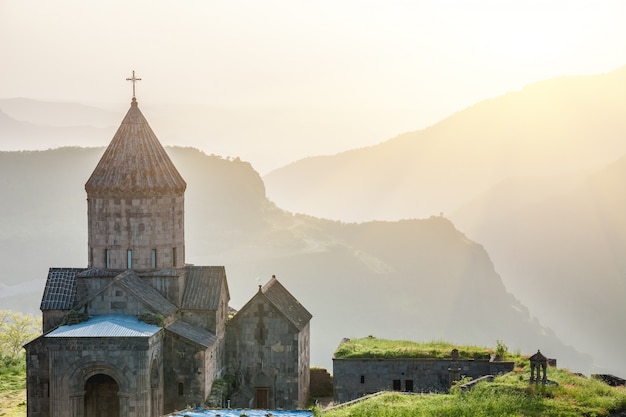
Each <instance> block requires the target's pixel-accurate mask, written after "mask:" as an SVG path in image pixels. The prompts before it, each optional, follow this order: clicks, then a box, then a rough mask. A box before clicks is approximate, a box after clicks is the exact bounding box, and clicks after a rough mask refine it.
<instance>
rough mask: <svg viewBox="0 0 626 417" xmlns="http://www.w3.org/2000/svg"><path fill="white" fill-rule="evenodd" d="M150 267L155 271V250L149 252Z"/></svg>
mask: <svg viewBox="0 0 626 417" xmlns="http://www.w3.org/2000/svg"><path fill="white" fill-rule="evenodd" d="M150 265H151V266H152V268H153V269H156V249H152V252H150Z"/></svg>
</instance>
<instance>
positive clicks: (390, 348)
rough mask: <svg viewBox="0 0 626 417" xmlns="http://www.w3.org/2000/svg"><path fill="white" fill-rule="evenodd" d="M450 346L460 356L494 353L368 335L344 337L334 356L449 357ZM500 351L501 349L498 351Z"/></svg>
mask: <svg viewBox="0 0 626 417" xmlns="http://www.w3.org/2000/svg"><path fill="white" fill-rule="evenodd" d="M498 346H499V347H500V348H501V349H502V347H503V348H504V349H503V352H502V353H506V347H505V346H504V345H502V344H501V342H498ZM452 349H457V350H458V351H459V358H463V359H489V358H490V357H491V355H492V354H494V353H496V350H494V349H488V348H485V347H480V346H467V345H455V344H452V343H448V342H444V341H432V342H413V341H409V340H387V339H378V338H376V337H373V336H368V337H364V338H360V339H344V340H343V341H342V342H341V344H340V345H339V347H337V350H336V351H335V358H343V359H348V358H372V359H395V358H433V359H441V358H449V357H450V353H451V352H452ZM498 353H500V352H498Z"/></svg>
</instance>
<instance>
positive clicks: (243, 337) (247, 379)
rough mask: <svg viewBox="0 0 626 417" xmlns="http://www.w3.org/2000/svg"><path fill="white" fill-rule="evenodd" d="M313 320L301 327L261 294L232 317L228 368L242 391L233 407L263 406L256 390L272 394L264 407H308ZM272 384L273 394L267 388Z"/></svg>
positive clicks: (228, 335) (227, 340) (227, 341)
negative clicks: (289, 319) (294, 324)
mask: <svg viewBox="0 0 626 417" xmlns="http://www.w3.org/2000/svg"><path fill="white" fill-rule="evenodd" d="M308 345H309V325H308V324H307V325H306V326H305V328H304V329H303V330H302V331H300V332H298V330H297V329H296V328H295V326H293V324H291V323H290V322H289V321H288V320H287V319H286V318H285V317H284V316H283V315H282V313H280V312H279V311H278V310H277V309H276V308H275V307H273V306H272V304H271V303H269V302H268V300H267V299H266V298H265V297H264V296H263V295H262V294H261V293H258V294H257V295H256V296H255V297H254V298H253V299H252V300H250V302H249V303H248V304H246V306H245V307H244V309H242V310H241V311H239V312H238V313H237V315H236V316H235V317H234V318H233V319H231V320H230V322H229V323H228V327H227V330H226V358H227V367H228V368H227V373H229V374H232V375H235V377H236V387H237V389H238V392H237V393H236V394H235V395H234V396H233V397H232V398H231V400H232V401H231V406H232V407H251V408H254V407H258V406H259V405H258V404H262V403H263V402H258V401H259V399H258V398H257V397H255V395H257V394H259V393H262V394H259V395H266V396H267V402H268V403H267V406H266V407H264V408H283V409H296V408H300V407H304V406H305V404H306V400H307V399H308V393H309V360H310V358H309V356H308V355H309V346H308ZM264 389H267V393H265V391H263V390H264Z"/></svg>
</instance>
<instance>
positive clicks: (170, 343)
mask: <svg viewBox="0 0 626 417" xmlns="http://www.w3.org/2000/svg"><path fill="white" fill-rule="evenodd" d="M220 344H221V342H220ZM217 348H218V344H217V343H216V344H214V345H212V346H210V347H209V348H203V347H202V346H200V345H198V344H196V343H191V342H189V341H188V340H186V339H183V338H181V337H180V336H178V335H176V334H173V333H170V332H168V333H167V336H166V337H165V341H164V352H163V355H164V358H165V364H164V375H165V378H164V380H165V382H164V385H163V395H164V403H165V406H164V409H165V411H167V412H169V411H172V410H182V409H184V408H186V407H187V406H188V405H196V406H199V405H201V404H203V403H204V401H205V400H206V398H207V397H208V395H209V392H210V391H211V386H212V384H213V381H214V380H215V377H216V372H217V370H216V362H215V360H214V357H215V355H216V350H217Z"/></svg>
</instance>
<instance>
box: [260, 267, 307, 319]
mask: <svg viewBox="0 0 626 417" xmlns="http://www.w3.org/2000/svg"><path fill="white" fill-rule="evenodd" d="M261 291H262V292H263V294H265V296H266V297H267V299H268V300H269V301H270V302H271V303H272V304H274V306H275V307H276V308H277V309H278V310H279V311H280V312H281V313H282V314H283V315H284V316H285V317H286V318H287V320H289V321H290V322H291V323H293V325H294V326H296V328H297V329H298V330H302V329H303V328H304V327H305V326H306V324H307V323H308V322H309V321H310V320H311V318H312V317H313V316H312V315H311V313H309V312H308V310H307V309H306V308H304V306H303V305H302V304H300V302H299V301H298V300H297V299H296V298H295V297H294V296H293V295H291V293H290V292H289V291H287V289H286V288H285V287H283V285H282V284H281V283H280V282H278V280H277V279H276V277H274V276H272V279H270V280H269V281H268V283H267V284H265V285H264V286H263V288H262V289H261Z"/></svg>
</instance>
